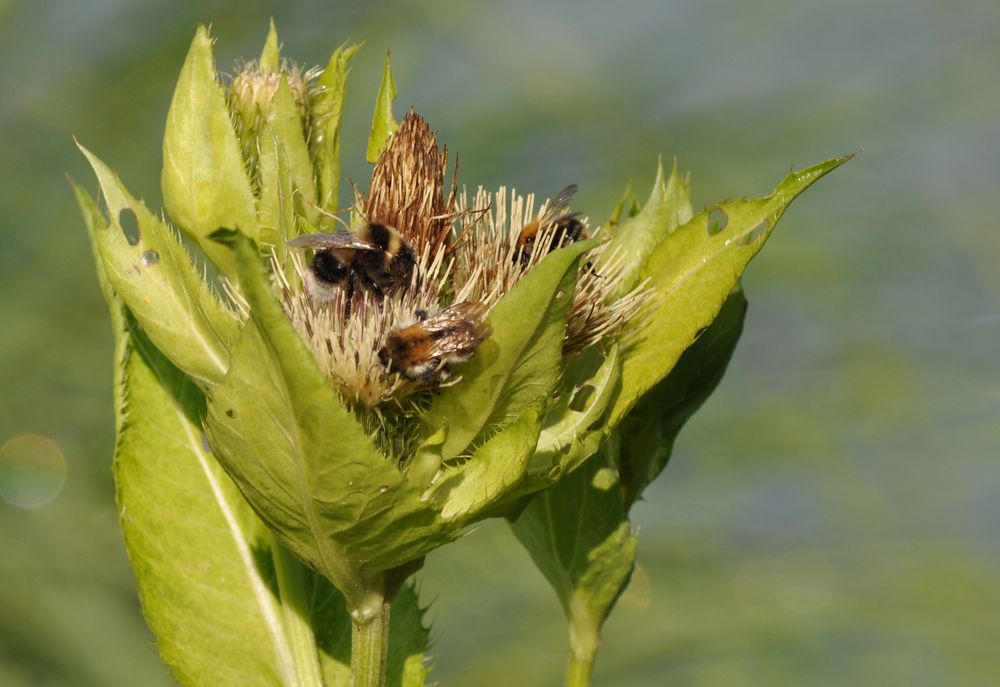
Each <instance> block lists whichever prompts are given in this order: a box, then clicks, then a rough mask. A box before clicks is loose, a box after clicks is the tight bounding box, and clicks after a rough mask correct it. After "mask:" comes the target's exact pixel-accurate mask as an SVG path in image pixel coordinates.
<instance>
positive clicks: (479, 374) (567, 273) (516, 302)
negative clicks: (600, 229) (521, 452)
mask: <svg viewBox="0 0 1000 687" xmlns="http://www.w3.org/2000/svg"><path fill="white" fill-rule="evenodd" d="M594 245H595V241H593V240H590V241H580V242H578V243H574V244H571V245H569V246H567V247H565V248H561V249H559V250H556V251H553V252H552V253H550V254H549V255H547V256H546V257H545V258H544V259H543V260H542V261H541V262H540V263H539V264H538V265H536V266H535V267H534V268H532V269H531V271H529V272H528V273H527V274H526V275H525V276H524V278H523V279H521V280H520V281H519V282H518V283H517V284H516V285H515V286H514V288H513V289H511V291H510V292H509V293H507V294H506V295H505V296H504V297H503V298H502V299H501V300H500V302H499V303H497V305H496V306H495V307H494V308H493V310H492V311H490V315H489V320H488V321H489V324H490V325H491V326H492V327H493V335H492V336H491V337H490V338H489V339H487V340H486V341H484V342H483V343H482V344H480V346H479V349H478V350H477V351H476V354H475V355H474V356H472V359H471V360H470V361H469V362H468V363H466V364H465V365H463V366H462V368H461V375H462V381H461V383H460V384H456V385H455V386H452V387H449V388H447V389H445V390H443V391H442V392H441V393H440V395H438V396H437V397H436V398H435V399H434V402H433V404H432V405H431V407H430V408H429V409H428V411H427V413H426V415H425V418H424V419H425V421H426V423H427V425H428V426H429V428H430V430H431V431H430V432H429V433H433V432H434V431H437V430H438V429H439V428H441V427H447V435H446V437H445V440H444V443H443V444H442V445H441V456H442V458H443V459H444V460H450V459H451V458H454V457H455V456H457V455H459V454H461V453H463V452H464V451H466V450H467V449H468V447H469V445H470V444H472V443H473V442H476V441H482V440H484V439H485V437H486V435H487V434H488V433H489V432H490V431H492V430H494V429H496V428H498V427H503V426H505V425H506V424H508V423H510V422H512V421H514V420H515V419H516V418H518V417H519V416H520V415H521V413H523V412H524V411H525V410H527V409H528V408H530V407H532V406H534V405H535V403H537V402H538V399H540V398H542V397H543V396H545V395H547V394H548V393H549V392H550V391H551V390H552V388H553V387H554V386H555V383H556V381H557V379H558V376H559V367H560V363H561V361H562V341H563V336H564V332H565V329H566V316H567V314H568V312H569V306H570V304H571V303H572V301H573V289H574V286H575V285H576V274H577V266H578V265H579V262H580V257H581V256H582V255H583V253H585V252H586V251H588V250H590V249H591V248H593V247H594Z"/></svg>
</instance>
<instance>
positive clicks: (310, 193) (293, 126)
mask: <svg viewBox="0 0 1000 687" xmlns="http://www.w3.org/2000/svg"><path fill="white" fill-rule="evenodd" d="M265 109H266V114H265V117H266V121H267V124H268V125H269V127H270V130H271V134H272V135H273V136H274V138H275V139H276V140H277V141H278V143H279V145H280V146H281V149H282V151H283V152H284V155H285V161H286V163H287V165H288V171H289V172H290V174H291V177H292V183H293V185H294V188H295V192H296V194H297V202H296V206H297V210H298V211H299V214H301V215H303V216H305V217H306V219H308V220H309V222H311V223H313V224H315V223H316V218H317V214H318V213H317V212H316V209H315V207H314V206H315V204H316V184H315V182H314V181H313V167H312V161H311V160H310V159H309V146H308V145H306V137H305V133H304V131H303V128H302V126H303V122H302V117H301V115H300V114H299V107H298V105H296V104H295V96H293V95H292V90H291V88H289V86H288V79H287V78H286V76H285V75H284V74H282V75H281V81H280V82H279V83H278V88H277V90H276V91H275V93H274V97H273V98H271V102H270V103H269V104H268V106H267V107H266V108H265Z"/></svg>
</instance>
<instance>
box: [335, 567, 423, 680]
mask: <svg viewBox="0 0 1000 687" xmlns="http://www.w3.org/2000/svg"><path fill="white" fill-rule="evenodd" d="M425 611H426V609H425V608H422V607H421V606H420V599H419V598H418V597H417V590H416V588H415V587H414V586H413V584H412V583H408V584H405V585H403V588H402V589H400V591H399V593H398V594H397V595H396V599H395V601H393V603H392V613H391V614H390V615H389V657H388V660H387V661H386V670H385V672H386V678H385V682H386V685H388V686H389V687H424V685H425V684H426V682H427V673H428V672H429V670H428V667H427V651H428V650H429V649H430V642H431V636H430V635H431V632H430V628H428V627H427V625H426V624H425V620H424V613H425ZM347 648H348V656H350V646H348V647H347ZM328 684H329V685H335V684H340V683H332V682H328Z"/></svg>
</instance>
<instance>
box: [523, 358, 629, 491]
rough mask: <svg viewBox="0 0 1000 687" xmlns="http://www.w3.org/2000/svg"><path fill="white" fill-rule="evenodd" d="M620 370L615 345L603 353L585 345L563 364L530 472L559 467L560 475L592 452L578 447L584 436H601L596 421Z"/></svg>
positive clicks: (608, 400)
mask: <svg viewBox="0 0 1000 687" xmlns="http://www.w3.org/2000/svg"><path fill="white" fill-rule="evenodd" d="M620 371H621V365H620V362H619V355H618V345H617V344H615V345H613V346H612V347H611V349H610V350H609V351H607V352H606V353H605V352H602V351H600V350H599V349H597V348H596V347H592V348H589V349H587V350H586V351H584V352H583V353H581V354H580V355H578V356H576V357H575V358H573V359H572V360H570V361H569V363H567V365H566V370H565V372H564V373H563V375H562V378H561V379H560V381H559V391H558V392H557V393H556V394H555V395H554V401H553V403H552V405H551V406H550V407H549V409H548V412H547V413H546V418H545V426H544V428H543V429H542V432H541V435H540V436H539V438H538V447H537V449H536V455H535V458H534V460H533V461H532V470H533V471H544V472H545V473H550V471H551V468H553V467H556V466H559V467H560V470H559V473H560V474H561V473H562V472H563V471H569V470H572V469H574V468H576V466H577V465H578V464H579V463H580V462H581V461H582V460H584V459H586V458H587V457H588V456H589V455H590V454H591V453H593V451H591V452H590V453H586V454H583V455H581V454H580V450H581V449H582V447H583V446H585V445H586V444H587V443H589V442H588V441H587V440H588V435H590V434H593V433H600V434H601V435H602V436H603V433H604V427H603V426H602V425H598V422H599V420H600V419H601V418H602V417H603V415H604V412H605V411H606V410H607V408H608V404H609V403H611V401H612V400H613V399H614V396H615V391H617V389H618V380H619V376H620Z"/></svg>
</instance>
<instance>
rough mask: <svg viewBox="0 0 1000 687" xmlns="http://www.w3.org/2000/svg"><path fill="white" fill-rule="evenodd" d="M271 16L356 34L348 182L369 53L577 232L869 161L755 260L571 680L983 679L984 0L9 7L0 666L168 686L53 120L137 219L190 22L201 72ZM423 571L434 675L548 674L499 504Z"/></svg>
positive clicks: (249, 46) (987, 545) (110, 0)
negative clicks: (731, 343)
mask: <svg viewBox="0 0 1000 687" xmlns="http://www.w3.org/2000/svg"><path fill="white" fill-rule="evenodd" d="M270 16H274V18H275V20H276V22H277V26H278V30H279V33H280V35H281V38H282V41H283V43H284V45H285V51H284V53H285V54H286V55H288V56H292V57H295V58H297V59H299V60H301V61H304V62H306V63H309V64H319V63H323V62H325V60H326V58H327V57H328V55H329V53H330V52H331V51H332V49H333V48H334V47H336V45H338V44H339V43H341V42H342V41H344V40H347V39H366V40H367V41H368V43H367V46H366V47H365V49H364V50H363V51H362V52H361V53H360V54H359V56H358V58H356V60H355V67H354V69H353V72H352V75H351V79H350V81H349V84H348V96H349V100H348V106H347V112H346V120H345V136H344V151H345V155H346V159H345V168H346V173H347V174H349V175H350V176H352V177H353V178H355V179H358V180H361V181H364V180H366V179H367V176H368V170H367V168H366V166H365V165H364V162H363V152H364V151H363V148H364V140H365V135H366V127H367V124H368V121H369V119H370V116H371V107H372V103H373V101H374V95H375V91H376V89H377V85H378V73H379V70H380V68H381V63H382V56H383V54H384V52H385V51H386V50H387V49H389V48H391V49H392V55H393V61H394V67H395V73H396V80H397V83H398V85H399V97H398V99H397V101H396V111H397V113H402V112H403V111H404V110H405V109H406V108H408V107H409V106H410V105H413V106H415V107H416V108H417V109H418V110H419V111H420V112H421V113H422V114H424V116H426V117H427V118H428V119H429V120H430V122H431V124H432V126H434V127H435V128H438V129H439V130H440V139H441V140H442V141H443V142H446V143H447V144H448V145H449V147H450V148H451V149H452V150H456V151H459V153H460V155H461V162H462V178H463V180H464V181H465V183H467V184H470V185H472V186H475V185H477V184H484V185H486V186H488V187H491V186H492V187H495V186H497V185H499V184H508V185H514V186H516V187H518V188H520V189H526V190H534V191H537V192H539V193H541V194H543V195H550V194H551V193H553V192H554V191H556V190H557V189H560V188H562V187H563V186H564V185H566V184H567V183H572V182H575V183H578V184H580V188H581V191H580V194H579V196H578V203H577V205H578V206H579V208H580V209H582V210H584V211H586V212H587V213H589V214H590V216H591V217H592V218H594V219H595V220H596V221H600V220H601V219H603V218H604V217H605V216H606V215H607V213H608V211H609V210H610V208H611V206H612V204H613V202H614V200H615V198H616V197H617V195H618V194H619V192H620V191H621V188H622V187H623V185H624V183H625V181H626V179H628V178H629V177H633V178H634V179H635V182H636V187H637V189H638V191H639V195H640V196H641V197H644V196H645V194H646V193H647V192H648V188H649V185H650V183H651V180H652V175H653V172H654V167H655V163H656V155H657V154H658V153H663V154H664V155H665V156H666V157H667V160H668V161H669V159H670V156H674V155H676V156H677V157H678V159H679V162H680V165H681V167H682V168H685V169H689V170H691V172H692V173H693V180H694V195H695V204H696V206H697V207H701V206H702V205H704V204H705V203H708V202H711V201H713V200H717V199H720V198H723V197H728V196H735V195H742V194H745V193H750V194H761V193H764V192H766V191H768V190H769V189H770V188H772V187H773V185H774V184H775V183H776V182H777V181H778V179H780V178H781V177H782V176H783V175H784V173H785V172H786V171H787V169H788V167H789V166H790V165H795V166H796V167H803V166H806V165H808V164H811V163H813V162H817V161H819V160H822V159H825V158H828V157H832V156H834V155H838V154H842V153H846V152H852V151H857V150H860V151H862V154H861V155H860V156H859V157H858V158H857V159H855V160H854V161H852V162H851V163H850V164H848V165H847V166H846V167H844V168H843V169H841V170H839V171H837V172H836V173H835V174H834V175H832V176H830V177H828V178H826V179H824V180H823V181H822V182H821V183H819V184H818V185H817V186H816V187H814V188H813V189H811V190H810V191H809V192H808V193H807V194H806V195H805V196H804V197H803V198H802V199H801V200H799V201H797V202H796V203H795V204H794V205H793V206H792V208H791V210H790V211H789V212H788V214H787V215H786V217H785V219H784V221H783V222H782V226H781V227H780V228H779V230H778V232H777V233H776V234H775V236H774V237H773V238H772V240H771V242H770V243H769V245H768V246H767V248H766V249H765V250H764V252H763V253H762V255H761V256H760V257H759V258H758V259H757V260H756V261H755V262H754V263H753V264H752V265H751V268H750V270H749V272H748V275H747V277H746V279H745V285H746V288H747V292H748V295H749V298H750V301H751V308H750V312H749V318H748V324H747V329H746V332H745V334H744V337H743V340H742V342H741V344H740V346H739V348H738V350H737V352H736V356H735V358H734V360H733V362H732V364H731V366H730V372H729V374H728V376H727V378H726V379H725V380H724V382H723V384H722V385H721V387H720V389H719V390H718V392H717V393H716V394H715V396H714V397H713V398H712V399H711V400H710V401H709V403H708V404H707V405H706V406H705V408H704V409H703V411H702V412H701V413H700V414H699V415H698V416H697V417H696V418H695V419H694V420H693V421H692V422H691V424H690V425H689V426H688V427H687V428H686V429H685V431H684V432H683V433H682V435H681V437H680V440H679V442H678V444H677V448H676V452H675V455H674V459H673V462H672V464H671V465H670V467H669V468H668V469H667V470H666V472H665V473H664V475H663V476H662V477H661V479H660V481H659V482H658V483H657V484H656V485H655V486H654V487H653V488H652V489H650V490H649V492H648V493H647V501H646V502H644V503H641V504H639V505H638V506H637V508H636V509H635V511H634V515H635V524H636V525H637V526H638V527H639V528H640V561H641V567H640V568H639V570H638V571H637V573H636V576H635V579H634V581H633V583H632V587H631V588H630V590H629V591H628V592H627V593H626V595H625V596H624V597H623V599H622V600H621V602H620V604H619V607H618V609H617V610H616V612H615V613H614V615H613V616H612V618H611V620H610V621H609V623H608V625H607V627H606V639H605V644H604V647H603V650H602V653H601V655H600V657H599V660H598V665H597V671H596V676H595V684H597V685H622V686H631V685H658V684H675V685H725V686H729V685H732V686H735V687H740V686H742V685H793V684H794V685H799V684H808V685H847V684H892V685H934V686H938V685H993V684H998V683H1000V654H998V652H997V650H996V645H997V641H998V640H1000V464H998V458H1000V450H998V449H1000V365H997V363H996V358H997V353H998V352H1000V240H998V232H1000V227H998V224H1000V222H998V220H997V211H996V208H995V205H994V202H995V201H996V199H997V196H998V193H1000V87H998V84H997V73H998V70H1000V3H997V2H996V1H995V0H978V1H977V0H952V1H951V2H944V1H943V0H940V1H937V2H935V1H933V0H882V1H877V2H868V1H865V0H842V1H840V2H820V1H818V0H795V1H793V0H762V1H761V2H756V3H745V2H739V1H738V0H673V1H667V2H664V1H662V0H648V1H646V2H633V3H606V2H597V1H588V2H574V1H573V0H560V1H557V2H549V3H540V2H534V1H528V0H513V1H511V2H505V3H491V2H485V1H482V0H476V1H465V2H462V1H458V0H456V1H454V2H440V1H439V2H424V3H419V4H418V3H404V2H389V1H382V2H379V1H374V0H372V1H369V2H365V3H352V4H349V3H330V2H301V3H295V4H294V5H292V4H291V3H289V4H288V5H287V6H286V5H285V4H284V3H281V4H279V3H273V4H270V3H266V2H262V1H255V0H243V1H242V2H221V1H207V2H200V3H178V2H167V1H165V0H162V1H157V2H154V1H152V0H144V1H139V2H137V1H132V2H125V1H124V0H91V1H88V2H73V1H71V0H55V1H51V2H32V3H29V2H18V1H10V0H7V1H6V2H3V1H2V0H0V65H2V66H0V93H2V97H0V179H2V183H0V231H2V239H3V243H2V249H0V292H2V304H0V321H2V322H3V335H2V337H0V371H2V380H3V386H4V388H5V389H6V392H5V393H3V394H2V395H0V444H4V446H5V447H4V449H3V452H4V453H3V460H4V462H3V463H2V464H0V490H2V494H0V495H2V496H3V499H2V500H0V542H2V547H3V552H2V555H0V685H10V686H20V685H74V686H76V685H85V686H89V685H94V686H102V687H103V686H112V687H114V686H118V685H122V686H124V685H129V686H132V685H166V684H170V678H169V677H168V675H167V673H166V671H165V670H164V669H163V668H162V667H161V666H160V665H159V662H158V660H157V658H156V655H155V651H154V648H153V644H152V638H151V637H150V635H149V633H148V631H147V630H146V629H145V626H144V624H143V621H142V618H141V617H140V614H139V611H138V607H137V603H136V599H135V594H134V588H133V581H132V576H131V572H130V570H129V567H128V564H127V561H126V558H125V554H124V551H123V549H122V544H121V538H120V535H119V532H118V529H117V523H116V512H115V505H114V496H113V485H112V480H111V474H110V460H111V452H112V447H113V428H112V407H111V347H112V344H111V336H110V330H109V325H108V321H107V315H106V312H105V306H104V304H103V302H102V301H101V297H100V294H99V291H98V288H97V281H96V279H95V276H94V270H93V266H92V263H91V258H90V251H89V248H88V246H87V242H86V236H85V232H84V228H83V224H82V221H81V219H80V218H79V216H78V214H77V210H76V207H75V205H74V201H73V198H72V194H71V193H70V190H69V187H68V186H67V183H66V180H65V177H64V174H65V173H69V174H71V175H72V176H73V177H75V178H76V179H78V180H80V181H81V182H82V183H84V184H85V186H86V187H87V188H89V189H92V190H93V189H94V188H95V183H94V182H93V179H92V176H91V174H90V172H89V171H88V170H87V169H86V168H85V165H84V161H83V159H82V157H81V156H80V155H79V154H78V153H77V152H76V150H75V148H74V147H73V141H72V136H74V135H75V136H77V137H78V138H79V139H80V140H81V141H83V142H85V143H86V145H87V146H88V147H90V148H91V149H92V150H94V151H96V152H97V153H98V154H99V155H101V156H102V157H103V158H104V159H105V160H106V161H107V162H108V163H109V164H111V165H112V166H113V167H115V168H116V169H117V170H118V171H119V173H120V174H121V175H122V178H123V179H124V180H125V182H126V183H127V184H128V186H129V187H130V189H131V190H132V191H133V192H134V193H136V194H140V195H142V196H144V197H145V199H146V200H147V202H148V203H149V204H150V205H151V206H153V207H159V205H160V199H159V189H158V186H159V171H160V136H161V134H162V127H163V122H164V118H165V114H166V109H167V105H168V103H169V99H170V96H171V92H172V84H173V80H174V79H175V77H176V75H177V73H178V71H179V69H180V65H181V63H182V60H183V58H184V54H185V51H186V49H187V45H188V43H189V41H190V39H191V36H192V35H193V32H194V29H195V26H196V23H198V22H211V23H212V24H213V27H214V32H215V34H216V36H217V37H218V43H217V46H216V50H217V58H218V61H219V64H220V66H222V67H223V68H228V65H232V64H233V62H234V61H235V60H237V59H238V58H241V57H253V56H255V55H256V54H257V53H258V52H259V49H260V46H261V44H262V42H263V38H264V34H265V31H266V28H267V19H268V18H269V17H270ZM11 440H13V441H11ZM19 460H21V461H35V463H34V464H35V465H36V466H37V470H36V472H35V474H34V476H33V479H34V481H32V482H30V483H25V482H23V481H21V482H19V483H17V484H15V483H14V481H13V480H14V478H13V477H11V474H12V473H11V470H10V466H11V465H12V464H14V462H16V461H19ZM64 467H65V468H66V469H65V470H64V469H63V468H64ZM63 477H65V482H64V483H61V480H62V479H63ZM60 484H61V486H60ZM419 580H420V586H421V591H422V596H423V599H424V600H425V602H428V603H430V602H433V603H432V606H431V611H430V617H431V618H432V619H433V621H434V632H433V636H434V638H435V646H434V656H435V668H434V671H433V673H432V675H433V677H434V678H436V679H437V680H438V682H440V683H441V684H443V685H508V684H522V685H554V684H557V683H558V682H559V680H560V675H561V672H562V669H563V664H564V651H565V648H566V640H565V637H564V630H563V624H562V617H561V612H560V610H559V607H558V604H557V602H556V600H555V596H554V594H553V593H552V592H551V591H550V590H549V589H548V588H547V587H546V585H545V583H544V581H543V580H542V578H541V576H540V575H539V574H537V573H536V572H535V571H534V570H533V568H532V567H531V564H530V562H529V560H528V558H527V556H526V554H525V553H524V552H523V551H522V550H521V549H520V548H519V547H518V545H517V544H516V542H515V541H514V540H513V537H512V536H511V535H510V533H509V532H508V531H507V530H506V528H505V526H503V525H502V524H496V523H493V524H487V525H486V526H484V527H482V528H481V529H480V530H478V531H476V532H475V533H473V534H472V535H471V536H469V537H467V538H466V539H464V540H463V541H461V542H459V543H458V544H456V545H454V546H451V547H448V548H446V549H444V550H441V551H439V552H436V553H435V554H433V555H432V556H431V557H430V558H429V559H428V562H427V566H426V568H425V570H424V571H423V572H422V573H421V574H420V575H419Z"/></svg>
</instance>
